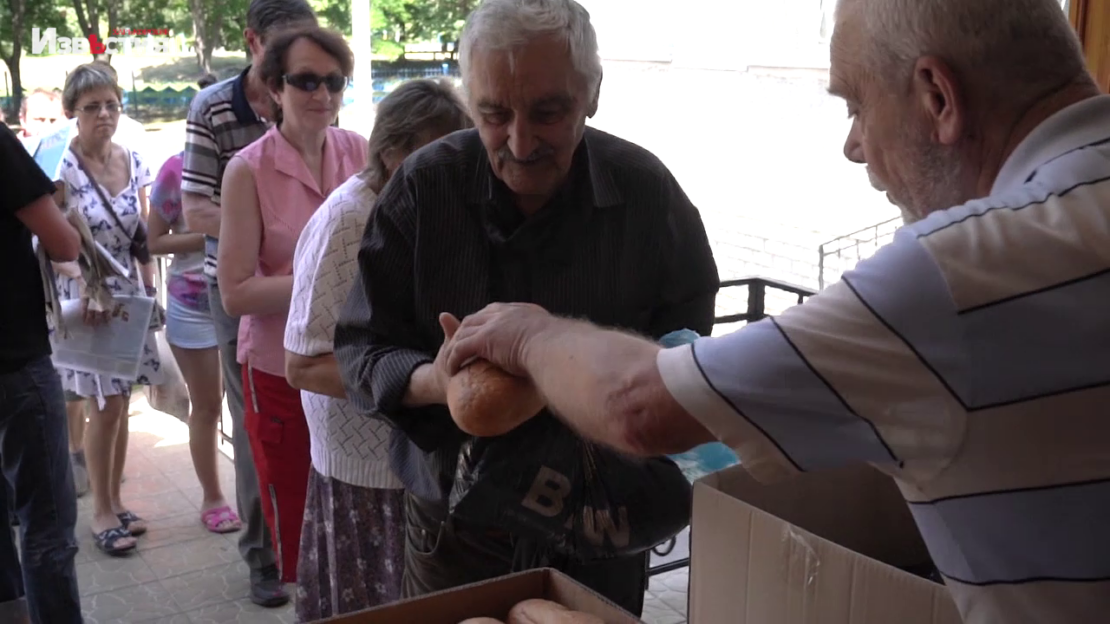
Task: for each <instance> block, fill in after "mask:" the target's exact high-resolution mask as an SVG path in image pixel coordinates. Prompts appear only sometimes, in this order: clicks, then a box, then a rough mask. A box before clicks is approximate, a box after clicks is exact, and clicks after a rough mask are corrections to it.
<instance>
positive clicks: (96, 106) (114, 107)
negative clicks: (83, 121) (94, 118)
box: [77, 102, 121, 115]
mask: <svg viewBox="0 0 1110 624" xmlns="http://www.w3.org/2000/svg"><path fill="white" fill-rule="evenodd" d="M120 108H121V107H120V105H119V102H104V103H103V104H100V103H98V102H94V103H92V104H86V105H84V106H82V107H81V108H78V109H77V110H78V111H80V112H82V113H84V114H86V115H99V114H100V111H101V110H106V111H108V114H109V115H115V114H116V113H118V112H119V111H120Z"/></svg>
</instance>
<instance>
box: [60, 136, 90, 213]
mask: <svg viewBox="0 0 1110 624" xmlns="http://www.w3.org/2000/svg"><path fill="white" fill-rule="evenodd" d="M61 178H62V183H63V184H65V187H66V206H65V207H66V210H74V209H76V208H77V207H78V206H79V204H80V201H81V195H80V194H79V193H77V189H80V188H81V187H82V186H84V184H85V181H84V179H83V176H82V174H81V170H80V169H78V168H77V162H76V160H75V159H74V157H73V152H71V151H69V150H68V149H67V150H66V151H65V154H63V155H62V167H61Z"/></svg>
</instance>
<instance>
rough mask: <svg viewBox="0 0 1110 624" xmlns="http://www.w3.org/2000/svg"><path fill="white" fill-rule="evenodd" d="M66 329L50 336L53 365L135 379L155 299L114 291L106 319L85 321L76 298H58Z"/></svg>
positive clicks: (79, 302) (130, 379) (115, 377)
mask: <svg viewBox="0 0 1110 624" xmlns="http://www.w3.org/2000/svg"><path fill="white" fill-rule="evenodd" d="M61 310H62V314H61V316H62V319H63V320H64V322H65V326H66V328H67V331H66V332H64V334H63V333H61V332H55V333H54V335H53V336H52V339H51V346H52V347H53V349H54V356H53V358H52V359H53V361H54V366H57V367H59V368H68V369H71V370H75V371H80V372H83V373H92V374H94V375H104V376H107V377H111V378H113V379H123V380H126V381H134V380H135V379H136V378H138V376H139V365H140V364H141V362H142V356H143V347H144V346H145V345H146V340H147V334H148V329H149V327H150V316H151V314H153V312H154V299H153V298H152V297H140V296H129V295H116V296H115V297H114V298H113V300H112V305H111V307H110V308H109V309H108V322H107V323H103V324H100V325H95V326H93V325H86V324H85V323H84V320H83V317H84V313H85V310H84V306H83V304H82V303H81V301H80V300H79V299H71V300H67V301H63V302H61Z"/></svg>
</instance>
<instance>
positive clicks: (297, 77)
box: [282, 72, 347, 93]
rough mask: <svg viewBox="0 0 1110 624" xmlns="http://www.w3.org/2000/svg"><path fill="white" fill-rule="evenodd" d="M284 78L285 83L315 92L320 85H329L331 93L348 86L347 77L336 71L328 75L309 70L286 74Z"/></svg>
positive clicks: (308, 91) (305, 90)
mask: <svg viewBox="0 0 1110 624" xmlns="http://www.w3.org/2000/svg"><path fill="white" fill-rule="evenodd" d="M282 79H283V80H285V84H287V85H289V86H291V87H293V88H295V89H300V90H301V91H304V92H306V93H313V92H315V91H316V90H317V89H319V88H320V85H324V86H325V87H327V89H328V92H330V93H339V92H340V91H342V90H343V89H345V88H346V87H347V77H346V76H344V75H343V74H336V73H332V74H328V75H327V76H320V75H317V74H311V73H307V72H306V73H303V74H285V75H284V76H282Z"/></svg>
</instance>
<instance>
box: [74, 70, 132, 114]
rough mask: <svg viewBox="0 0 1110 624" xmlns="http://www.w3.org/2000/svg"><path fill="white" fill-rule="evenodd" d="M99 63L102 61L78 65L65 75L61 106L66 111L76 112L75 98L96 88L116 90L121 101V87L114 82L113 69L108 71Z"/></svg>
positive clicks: (79, 97) (77, 98) (78, 98)
mask: <svg viewBox="0 0 1110 624" xmlns="http://www.w3.org/2000/svg"><path fill="white" fill-rule="evenodd" d="M101 65H102V63H98V62H96V61H94V62H92V63H85V64H84V65H78V66H77V68H76V69H74V70H73V71H71V72H69V75H68V76H66V84H65V88H63V89H62V108H64V109H65V110H66V112H67V113H71V114H72V113H74V112H76V110H77V100H80V99H81V96H82V95H84V94H86V93H88V92H89V91H95V90H97V89H105V88H107V89H112V90H114V91H115V92H116V98H117V99H118V100H119V101H120V102H122V101H123V89H120V87H119V83H117V82H116V77H115V73H114V71H111V72H110V71H108V70H106V69H104V68H103V67H102V66H101Z"/></svg>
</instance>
